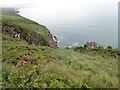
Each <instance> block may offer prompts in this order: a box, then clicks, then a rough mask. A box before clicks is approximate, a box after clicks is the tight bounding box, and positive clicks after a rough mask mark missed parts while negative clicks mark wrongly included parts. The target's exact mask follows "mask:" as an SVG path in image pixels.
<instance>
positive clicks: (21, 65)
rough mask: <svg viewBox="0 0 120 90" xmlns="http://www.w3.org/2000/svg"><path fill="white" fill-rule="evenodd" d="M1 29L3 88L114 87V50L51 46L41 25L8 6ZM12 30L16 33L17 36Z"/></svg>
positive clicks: (116, 85)
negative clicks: (37, 41)
mask: <svg viewBox="0 0 120 90" xmlns="http://www.w3.org/2000/svg"><path fill="white" fill-rule="evenodd" d="M5 27H7V29H6V28H5ZM13 27H14V29H12V28H13ZM3 29H4V30H3ZM3 29H2V31H3V33H2V34H0V35H1V36H2V56H3V59H2V87H3V88H118V56H117V52H118V51H117V50H116V49H102V50H103V51H105V53H103V51H102V52H100V51H101V50H100V49H99V53H98V51H97V50H98V49H97V50H96V51H86V50H85V49H81V48H80V47H75V48H56V47H54V48H51V47H53V46H54V45H53V46H52V44H51V43H50V42H49V41H50V40H49V33H50V32H49V30H48V29H47V28H46V27H45V26H42V25H39V24H37V23H35V22H33V21H31V20H28V19H26V18H23V17H21V16H19V15H17V14H16V13H15V12H13V11H11V9H3ZM12 30H14V31H15V33H16V34H18V33H20V35H21V36H20V38H19V37H15V35H16V34H15V35H14V33H13V32H11V31H12ZM8 32H9V33H8ZM25 32H27V33H31V34H30V36H29V35H28V36H27V34H26V33H25ZM31 35H32V36H35V38H36V39H38V38H40V42H41V44H40V45H39V44H38V43H36V41H34V38H33V37H32V38H33V40H32V41H31V38H30V37H31ZM36 35H38V37H37V36H36ZM26 38H27V39H26ZM28 38H30V39H28ZM36 39H35V40H36ZM113 52H114V54H113Z"/></svg>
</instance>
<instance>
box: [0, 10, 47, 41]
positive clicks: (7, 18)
mask: <svg viewBox="0 0 120 90" xmlns="http://www.w3.org/2000/svg"><path fill="white" fill-rule="evenodd" d="M13 10H14V9H8V8H3V9H2V22H3V24H6V23H8V24H11V25H13V26H16V27H22V29H24V32H25V31H28V32H32V33H33V32H34V33H37V34H39V35H40V36H41V37H42V38H44V40H45V42H48V33H49V30H48V29H47V28H46V27H45V26H43V25H38V23H36V22H33V21H31V20H28V19H26V18H24V17H21V16H20V15H18V14H16V13H15V12H13Z"/></svg>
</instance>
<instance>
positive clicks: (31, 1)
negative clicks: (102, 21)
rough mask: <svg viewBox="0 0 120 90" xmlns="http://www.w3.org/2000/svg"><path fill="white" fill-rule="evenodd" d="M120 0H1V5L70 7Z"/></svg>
mask: <svg viewBox="0 0 120 90" xmlns="http://www.w3.org/2000/svg"><path fill="white" fill-rule="evenodd" d="M118 1H119V0H0V6H2V7H6V6H12V7H14V6H15V4H17V5H18V6H19V5H36V4H38V5H44V6H46V7H49V6H56V7H58V6H61V7H62V6H69V7H76V6H79V5H81V2H82V3H83V2H84V3H96V2H103V3H117V2H118Z"/></svg>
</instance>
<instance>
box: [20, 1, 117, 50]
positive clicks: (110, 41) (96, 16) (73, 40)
mask: <svg viewBox="0 0 120 90" xmlns="http://www.w3.org/2000/svg"><path fill="white" fill-rule="evenodd" d="M84 1H86V0H84ZM84 1H83V2H81V3H80V4H79V3H77V4H76V3H73V4H72V3H71V4H70V5H69V3H68V4H65V5H62V4H60V5H59V3H58V4H57V5H56V4H50V5H49V4H47V5H45V3H44V4H41V5H33V6H29V7H24V8H20V9H19V11H20V13H19V14H20V15H22V16H24V17H26V18H28V19H31V20H34V21H36V22H38V23H39V24H42V25H44V26H46V27H47V28H48V29H49V30H50V31H51V32H52V34H53V35H55V36H57V38H58V39H59V46H60V47H65V46H70V47H71V46H72V47H73V46H79V45H82V46H83V45H84V44H85V43H86V42H88V41H93V42H97V43H98V44H99V45H102V46H104V47H107V46H108V45H111V46H112V47H113V48H118V3H117V2H115V1H114V0H113V1H112V0H111V1H110V2H109V1H108V2H104V1H101V2H100V0H99V2H95V1H94V2H84ZM87 1H89V0H87ZM96 1H97V0H96Z"/></svg>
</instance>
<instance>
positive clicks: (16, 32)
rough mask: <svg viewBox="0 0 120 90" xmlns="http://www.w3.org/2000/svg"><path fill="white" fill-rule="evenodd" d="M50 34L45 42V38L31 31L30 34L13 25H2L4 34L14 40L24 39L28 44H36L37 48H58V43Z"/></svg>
mask: <svg viewBox="0 0 120 90" xmlns="http://www.w3.org/2000/svg"><path fill="white" fill-rule="evenodd" d="M48 32H49V33H48V39H47V40H45V38H43V37H42V36H40V35H39V34H37V33H35V32H30V31H29V32H28V31H26V30H24V29H22V28H20V27H16V26H14V25H11V24H3V25H2V33H3V34H5V35H8V36H10V37H13V38H17V39H23V40H25V41H26V42H28V44H34V45H37V46H50V47H53V48H58V46H57V42H56V41H54V40H53V36H52V34H51V33H50V31H48Z"/></svg>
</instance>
